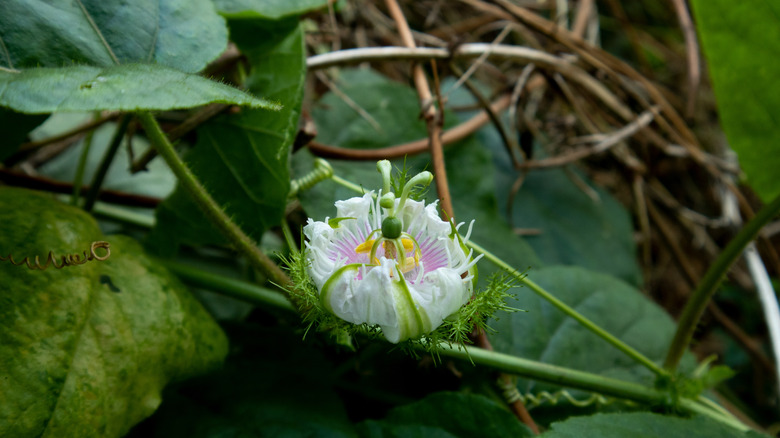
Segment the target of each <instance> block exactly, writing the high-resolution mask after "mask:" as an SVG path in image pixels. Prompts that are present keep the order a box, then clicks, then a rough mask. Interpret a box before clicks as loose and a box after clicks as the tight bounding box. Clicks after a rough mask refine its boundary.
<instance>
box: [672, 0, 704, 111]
mask: <svg viewBox="0 0 780 438" xmlns="http://www.w3.org/2000/svg"><path fill="white" fill-rule="evenodd" d="M672 5H674V11H675V12H676V13H677V20H678V21H679V22H680V29H681V30H682V33H683V38H685V52H686V59H687V61H688V97H687V102H688V103H687V105H686V106H685V117H687V118H689V119H690V118H691V117H693V112H694V111H695V109H696V95H697V94H698V92H699V84H700V83H701V62H700V60H699V40H698V39H697V38H696V29H694V27H693V20H691V13H690V11H689V10H688V6H687V5H686V4H685V0H672Z"/></svg>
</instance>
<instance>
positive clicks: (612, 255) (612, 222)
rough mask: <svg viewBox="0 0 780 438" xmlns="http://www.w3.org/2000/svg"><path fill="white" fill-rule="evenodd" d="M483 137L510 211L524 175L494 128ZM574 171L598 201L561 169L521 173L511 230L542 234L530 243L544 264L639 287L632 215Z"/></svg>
mask: <svg viewBox="0 0 780 438" xmlns="http://www.w3.org/2000/svg"><path fill="white" fill-rule="evenodd" d="M479 138H480V140H481V141H482V142H483V143H484V144H485V145H486V146H487V147H488V148H489V149H490V150H491V151H492V153H493V156H494V160H495V171H494V172H493V174H494V176H495V179H496V186H497V187H498V194H497V196H498V202H499V205H500V206H501V207H502V211H506V205H507V204H508V202H509V197H510V196H511V191H512V186H513V185H514V182H515V180H516V179H517V178H518V177H520V176H521V173H520V172H518V171H516V170H514V169H513V168H512V166H511V162H510V160H509V158H508V157H507V154H506V151H505V148H504V146H503V143H502V141H501V138H500V137H499V135H498V133H497V131H496V130H495V128H493V127H492V126H489V127H486V128H483V129H482V130H481V131H480V133H479ZM573 172H574V173H575V174H576V177H577V178H580V179H582V181H584V183H585V184H587V185H588V186H589V187H590V188H591V189H592V190H593V191H594V192H595V193H597V194H598V200H594V199H592V198H591V197H590V196H589V195H588V194H586V193H585V192H584V191H583V190H582V188H581V187H579V186H578V185H577V184H576V183H575V182H574V181H573V180H572V178H571V177H570V176H569V175H567V174H566V172H564V171H563V170H561V169H535V170H531V171H529V172H528V173H527V174H525V175H523V184H522V186H521V188H520V190H519V191H518V192H517V194H516V195H515V196H514V200H513V203H512V208H511V218H510V222H511V224H512V226H513V227H515V228H520V229H533V230H538V231H540V233H539V234H538V235H530V236H528V237H526V241H527V242H528V243H529V244H530V245H531V247H532V248H533V249H534V251H536V253H537V254H538V256H539V258H540V259H541V260H542V262H544V263H546V264H551V265H552V264H562V265H573V266H582V267H586V268H589V269H593V270H595V271H599V272H604V273H607V274H610V275H614V276H616V277H619V278H621V279H623V280H625V281H627V282H629V283H631V284H634V285H637V286H639V285H641V283H642V272H641V270H640V268H639V263H638V261H637V256H636V244H635V243H634V228H633V224H632V221H631V215H630V214H629V213H628V212H627V211H626V209H625V207H623V206H622V205H621V204H620V203H619V202H618V201H617V200H616V199H615V198H614V197H612V195H610V194H609V193H608V192H607V191H605V190H603V189H601V188H600V187H598V186H595V185H594V184H593V183H592V182H590V181H589V180H588V179H587V178H586V177H584V176H582V175H581V174H579V173H577V172H576V171H573Z"/></svg>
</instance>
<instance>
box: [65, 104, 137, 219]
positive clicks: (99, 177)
mask: <svg viewBox="0 0 780 438" xmlns="http://www.w3.org/2000/svg"><path fill="white" fill-rule="evenodd" d="M129 124H130V115H129V114H125V115H124V116H122V120H121V121H120V122H119V125H118V126H117V128H116V131H114V136H113V137H112V138H111V143H110V144H109V145H108V149H106V153H105V154H104V155H103V160H102V161H101V162H100V167H98V170H97V172H95V176H94V177H92V183H91V184H90V185H89V191H88V192H87V195H86V196H85V198H86V199H85V201H84V210H85V211H92V207H94V206H95V201H97V197H98V194H99V193H100V186H102V185H103V180H104V179H106V175H107V174H108V169H109V168H110V167H111V163H112V162H113V161H114V156H115V155H116V151H118V150H119V146H120V145H121V144H122V138H124V136H125V132H127V125H129ZM77 185H81V184H77Z"/></svg>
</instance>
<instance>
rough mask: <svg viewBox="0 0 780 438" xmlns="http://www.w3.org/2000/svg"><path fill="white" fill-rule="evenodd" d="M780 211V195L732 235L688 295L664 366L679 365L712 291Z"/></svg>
mask: <svg viewBox="0 0 780 438" xmlns="http://www.w3.org/2000/svg"><path fill="white" fill-rule="evenodd" d="M779 213H780V195H778V196H777V197H776V198H775V199H774V200H773V201H772V202H771V203H769V204H767V205H765V206H764V207H763V208H762V209H761V210H759V211H758V213H756V215H755V217H753V219H751V220H750V221H749V222H748V223H747V224H745V226H744V227H743V228H742V229H741V230H740V231H739V233H737V235H736V236H734V238H733V239H731V242H729V244H728V245H726V248H725V249H724V250H723V252H721V253H720V255H719V256H718V258H717V259H715V262H713V263H712V265H711V266H710V268H709V269H708V270H707V273H706V274H704V277H703V278H702V279H701V282H700V283H699V286H698V287H697V288H696V290H695V291H694V292H693V294H692V295H691V297H690V298H689V299H688V303H687V304H686V305H685V309H683V313H682V316H680V320H679V322H678V323H677V332H675V334H674V338H673V339H672V344H671V346H670V347H669V351H668V352H667V354H666V360H665V361H664V367H665V368H666V369H667V370H669V371H674V370H675V369H677V365H678V364H679V363H680V359H682V356H683V354H684V353H685V351H686V350H687V349H688V345H690V343H691V339H693V332H694V331H695V330H696V325H697V324H698V323H699V319H700V318H701V315H702V313H704V309H706V308H707V303H708V302H709V301H710V298H712V295H713V294H715V291H716V290H717V289H718V286H719V285H720V283H721V281H722V280H723V277H724V276H725V275H726V273H727V272H728V270H729V268H730V267H731V265H732V264H734V262H735V261H736V260H737V258H739V256H740V255H741V254H742V251H743V250H744V249H745V247H746V246H747V245H748V244H749V243H750V242H751V241H752V240H753V239H755V238H756V235H758V232H759V231H760V230H761V228H763V227H764V225H766V224H767V223H769V221H771V220H772V219H773V218H774V217H775V216H777V215H778V214H779Z"/></svg>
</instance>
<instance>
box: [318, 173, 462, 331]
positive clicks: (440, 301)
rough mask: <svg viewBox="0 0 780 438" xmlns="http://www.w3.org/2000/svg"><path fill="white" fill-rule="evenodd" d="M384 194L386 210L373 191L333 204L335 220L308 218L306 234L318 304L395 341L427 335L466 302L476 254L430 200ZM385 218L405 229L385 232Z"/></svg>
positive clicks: (404, 195)
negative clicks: (422, 200)
mask: <svg viewBox="0 0 780 438" xmlns="http://www.w3.org/2000/svg"><path fill="white" fill-rule="evenodd" d="M380 171H381V170H380ZM425 173H427V172H425ZM428 175H430V174H428ZM429 181H430V178H429V179H428V182H429ZM388 195H389V201H388V199H387V198H388ZM388 195H386V196H385V198H386V199H384V200H383V202H382V203H381V205H383V206H385V207H388V206H390V205H392V207H391V208H383V207H382V206H381V205H380V201H379V199H380V198H379V197H378V199H377V200H374V199H373V193H367V194H365V195H363V197H356V198H351V199H347V200H345V201H338V202H336V209H337V218H336V219H333V220H330V221H329V220H328V219H326V220H325V221H324V222H318V221H313V220H312V219H309V221H308V223H307V225H306V226H305V227H304V229H303V232H304V234H305V236H306V238H307V240H308V241H307V243H306V247H307V248H308V251H307V252H306V257H307V261H308V262H309V268H308V269H309V271H308V272H309V275H310V276H311V278H312V279H313V281H314V284H315V285H316V286H317V290H318V291H319V294H320V301H321V303H322V304H323V306H324V307H325V308H326V309H328V310H329V311H330V312H332V313H333V314H335V315H336V316H338V317H339V318H342V319H344V320H346V321H348V322H351V323H354V324H361V323H366V324H369V325H378V326H379V327H381V329H382V333H383V334H384V336H385V337H386V338H387V340H388V341H390V342H393V343H398V342H400V341H403V340H406V339H410V338H418V337H420V336H422V335H424V334H426V333H430V332H431V331H433V330H435V329H436V328H437V327H439V326H440V325H441V324H442V321H444V319H445V318H447V317H448V316H450V315H452V314H453V313H455V312H456V311H457V310H458V309H459V308H460V307H461V306H463V305H464V304H466V303H467V302H468V301H469V299H470V298H471V297H472V293H473V283H474V274H475V272H476V268H475V266H474V265H475V264H476V259H475V260H472V259H471V252H470V251H467V249H466V248H465V245H464V244H463V240H462V239H461V237H460V236H458V235H457V231H456V230H455V227H454V226H452V225H450V224H449V223H447V222H444V221H443V220H441V219H440V218H439V216H438V214H437V213H436V204H435V203H434V204H429V205H427V206H426V205H425V203H424V202H419V201H413V200H409V199H406V198H407V195H408V191H407V190H404V194H403V195H402V197H401V198H400V199H395V197H394V195H390V194H388ZM390 201H392V202H390ZM388 217H389V218H391V219H392V218H397V219H399V220H400V225H401V228H400V229H401V231H402V234H400V235H395V236H392V235H388V234H389V232H388V231H386V230H387V228H383V225H384V224H386V223H387V222H386V219H388ZM393 220H395V219H393ZM383 230H385V231H384V234H383ZM391 234H397V233H391ZM466 238H468V236H466ZM401 252H402V254H401Z"/></svg>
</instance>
